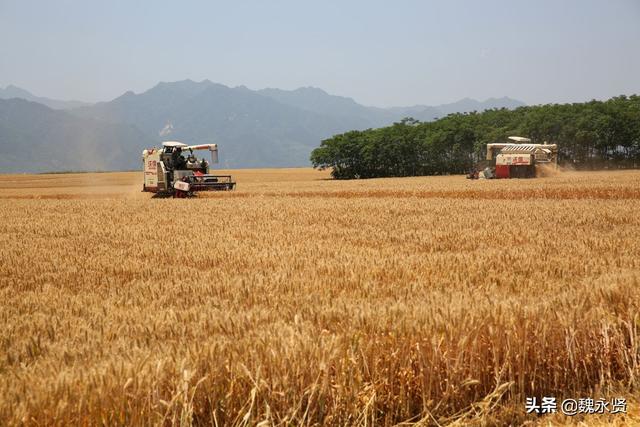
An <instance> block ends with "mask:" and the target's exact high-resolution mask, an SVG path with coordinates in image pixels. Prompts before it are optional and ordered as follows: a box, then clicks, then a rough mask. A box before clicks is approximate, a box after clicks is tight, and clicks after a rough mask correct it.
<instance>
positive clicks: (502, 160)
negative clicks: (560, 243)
mask: <svg viewBox="0 0 640 427" xmlns="http://www.w3.org/2000/svg"><path fill="white" fill-rule="evenodd" d="M509 140H510V141H513V142H507V143H496V144H487V157H486V160H484V161H483V162H481V163H480V165H479V166H482V167H484V169H483V170H482V171H481V172H478V170H477V169H474V170H473V171H472V172H471V173H470V174H469V176H468V178H472V179H476V178H479V177H480V178H533V177H535V176H536V170H537V168H538V167H539V166H541V165H551V166H553V167H554V168H555V167H557V164H558V146H557V145H556V144H546V143H545V144H532V143H531V140H530V139H529V138H523V137H521V136H510V137H509Z"/></svg>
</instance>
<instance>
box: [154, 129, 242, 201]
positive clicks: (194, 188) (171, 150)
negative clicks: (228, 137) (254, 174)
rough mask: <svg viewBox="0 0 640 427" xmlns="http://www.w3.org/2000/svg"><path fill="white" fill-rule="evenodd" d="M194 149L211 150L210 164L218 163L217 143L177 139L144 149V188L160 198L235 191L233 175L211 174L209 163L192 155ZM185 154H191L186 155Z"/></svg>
mask: <svg viewBox="0 0 640 427" xmlns="http://www.w3.org/2000/svg"><path fill="white" fill-rule="evenodd" d="M194 150H208V151H209V152H210V153H211V163H218V146H217V145H216V144H202V145H187V144H183V143H182V142H177V141H167V142H163V143H162V148H149V149H146V150H144V151H143V152H142V161H143V162H144V183H143V185H142V191H148V192H152V193H156V195H157V196H159V197H178V198H182V197H190V196H193V195H194V194H195V193H196V192H198V191H225V190H233V189H234V188H235V185H236V183H235V182H234V181H233V179H232V178H231V175H212V174H210V173H209V162H208V161H207V160H205V159H204V158H202V159H198V158H196V156H194V155H193V152H194ZM184 153H188V155H187V157H186V158H185V156H184Z"/></svg>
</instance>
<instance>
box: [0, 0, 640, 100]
mask: <svg viewBox="0 0 640 427" xmlns="http://www.w3.org/2000/svg"><path fill="white" fill-rule="evenodd" d="M187 78H189V79H192V80H196V81H200V80H204V79H209V80H211V81H213V82H217V83H222V84H225V85H228V86H240V85H244V86H247V87H249V88H251V89H262V88H266V87H276V88H281V89H295V88H298V87H302V86H314V87H319V88H322V89H324V90H326V91H327V92H329V93H332V94H336V95H342V96H348V97H352V98H354V99H355V100H356V101H357V102H360V103H362V104H365V105H374V106H380V107H389V106H408V105H415V104H425V105H437V104H442V103H448V102H453V101H457V100H459V99H461V98H465V97H469V98H475V99H479V100H484V99H486V98H489V97H502V96H509V97H512V98H515V99H518V100H521V101H524V102H526V103H528V104H541V103H561V102H581V101H588V100H591V99H607V98H609V97H612V96H617V95H621V94H627V95H630V94H633V93H640V1H638V0H609V1H605V0H601V1H592V0H581V1H578V0H553V1H551V0H538V1H514V0H510V1H491V0H484V1H471V0H469V1H456V0H451V1H445V0H441V1H426V0H425V1H418V0H415V1H410V0H397V1H393V2H391V1H379V0H365V1H361V0H353V1H349V0H343V1H333V0H325V1H311V0H309V1H305V0H282V1H280V0H271V1H265V0H263V1H248V0H247V1H242V0H237V1H182V2H177V1H161V0H158V1H142V0H140V1H121V0H112V1H98V0H85V1H81V0H75V1H71V0H58V1H45V0H42V1H33V0H15V1H14V0H0V86H2V87H4V86H7V85H9V84H14V85H16V86H19V87H22V88H24V89H27V90H29V91H31V92H33V93H34V94H36V95H38V96H47V97H50V98H56V99H77V100H83V101H90V102H95V101H106V100H110V99H113V98H115V97H117V96H119V95H121V94H122V93H124V92H126V91H128V90H133V91H134V92H136V93H139V92H143V91H145V90H147V89H149V88H151V87H153V86H154V85H155V84H157V83H158V82H160V81H165V82H168V81H177V80H184V79H187Z"/></svg>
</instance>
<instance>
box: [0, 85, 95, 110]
mask: <svg viewBox="0 0 640 427" xmlns="http://www.w3.org/2000/svg"><path fill="white" fill-rule="evenodd" d="M11 98H20V99H25V100H27V101H32V102H37V103H39V104H42V105H46V106H47V107H49V108H52V109H54V110H68V109H71V108H78V107H82V106H85V105H90V104H89V103H88V102H82V101H61V100H59V99H51V98H45V97H42V96H36V95H34V94H32V93H31V92H29V91H28V90H25V89H22V88H19V87H17V86H14V85H9V86H7V87H6V88H4V89H2V88H0V99H11Z"/></svg>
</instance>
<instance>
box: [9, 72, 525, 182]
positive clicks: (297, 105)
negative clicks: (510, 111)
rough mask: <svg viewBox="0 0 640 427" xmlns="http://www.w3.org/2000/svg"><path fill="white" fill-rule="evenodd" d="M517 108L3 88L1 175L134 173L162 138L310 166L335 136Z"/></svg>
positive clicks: (163, 89) (191, 88)
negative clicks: (91, 99)
mask: <svg viewBox="0 0 640 427" xmlns="http://www.w3.org/2000/svg"><path fill="white" fill-rule="evenodd" d="M2 98H11V99H2ZM522 105H524V103H522V102H520V101H517V100H514V99H511V98H499V99H496V98H491V99H488V100H486V101H484V102H479V101H476V100H473V99H468V98H466V99H463V100H460V101H458V102H456V103H452V104H445V105H439V106H426V105H416V106H413V107H396V108H377V107H368V106H364V105H361V104H358V103H357V102H355V101H354V100H353V99H351V98H347V97H342V96H335V95H330V94H328V93H326V92H325V91H323V90H321V89H318V88H312V87H305V88H299V89H296V90H291V91H288V90H281V89H262V90H251V89H248V88H246V87H244V86H238V87H234V88H231V87H227V86H224V85H221V84H217V83H213V82H210V81H208V80H204V81H201V82H194V81H191V80H183V81H178V82H171V83H164V82H163V83H159V84H157V85H156V86H154V87H153V88H151V89H149V90H147V91H145V92H143V93H140V94H135V93H133V92H126V93H124V94H123V95H121V96H119V97H118V98H116V99H114V100H111V101H108V102H98V103H96V104H86V103H80V102H78V101H59V100H53V99H49V98H42V97H37V96H35V95H33V94H31V93H29V92H28V91H26V90H24V89H20V88H17V87H15V86H9V87H7V88H6V89H0V172H19V171H22V172H34V171H61V170H126V169H137V168H138V167H139V163H140V155H141V151H142V149H143V148H145V147H151V146H154V145H155V146H158V145H159V144H160V143H161V141H165V140H178V141H183V142H186V143H190V144H196V143H217V144H218V145H219V147H220V159H221V166H222V167H228V168H238V167H285V166H307V165H308V164H309V154H310V152H311V150H313V149H314V148H315V147H317V146H318V145H319V144H320V142H321V141H322V140H323V139H326V138H328V137H331V136H332V135H334V134H336V133H341V132H345V131H348V130H352V129H367V128H373V127H380V126H386V125H389V124H392V123H393V122H395V121H399V120H401V119H402V118H404V117H413V118H415V119H418V120H421V121H430V120H434V119H435V118H437V117H444V116H446V115H447V114H450V113H454V112H465V111H482V110H485V109H489V108H517V107H519V106H522ZM21 159H22V160H21ZM24 159H29V161H27V162H26V161H25V160H24Z"/></svg>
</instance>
